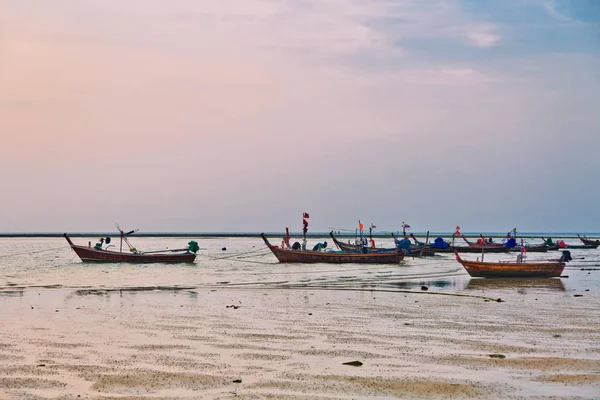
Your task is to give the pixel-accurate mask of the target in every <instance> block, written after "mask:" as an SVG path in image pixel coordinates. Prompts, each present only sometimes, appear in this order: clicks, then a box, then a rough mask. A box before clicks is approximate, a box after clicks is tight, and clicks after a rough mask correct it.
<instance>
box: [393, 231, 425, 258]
mask: <svg viewBox="0 0 600 400" xmlns="http://www.w3.org/2000/svg"><path fill="white" fill-rule="evenodd" d="M428 234H429V232H428ZM405 235H406V234H405ZM410 236H411V237H412V238H413V240H414V241H415V242H416V243H415V244H411V245H410V251H408V252H407V253H406V255H407V256H410V257H430V256H435V253H434V252H433V251H432V250H431V246H428V245H425V244H419V242H418V240H417V238H416V237H415V236H414V235H413V234H412V233H411V234H410ZM392 238H394V244H395V245H396V247H399V246H398V244H399V242H400V240H398V238H396V235H394V232H392Z"/></svg>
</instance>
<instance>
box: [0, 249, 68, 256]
mask: <svg viewBox="0 0 600 400" xmlns="http://www.w3.org/2000/svg"><path fill="white" fill-rule="evenodd" d="M64 248H65V246H60V247H53V248H51V249H45V250H33V251H26V252H23V253H13V254H2V255H0V258H7V257H15V256H25V255H29V254H36V253H44V252H46V251H53V250H59V249H64Z"/></svg>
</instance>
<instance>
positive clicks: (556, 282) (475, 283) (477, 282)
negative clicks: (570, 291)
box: [465, 278, 565, 294]
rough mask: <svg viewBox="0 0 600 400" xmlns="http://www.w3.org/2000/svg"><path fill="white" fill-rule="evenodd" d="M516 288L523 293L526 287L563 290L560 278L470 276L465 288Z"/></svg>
mask: <svg viewBox="0 0 600 400" xmlns="http://www.w3.org/2000/svg"><path fill="white" fill-rule="evenodd" d="M497 289H516V290H517V292H518V293H521V294H525V293H526V290H527V289H546V290H553V291H565V286H564V284H563V281H562V279H560V278H506V279H503V278H471V279H470V280H469V283H467V286H466V287H465V290H497Z"/></svg>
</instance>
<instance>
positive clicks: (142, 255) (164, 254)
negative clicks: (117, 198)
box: [63, 225, 200, 264]
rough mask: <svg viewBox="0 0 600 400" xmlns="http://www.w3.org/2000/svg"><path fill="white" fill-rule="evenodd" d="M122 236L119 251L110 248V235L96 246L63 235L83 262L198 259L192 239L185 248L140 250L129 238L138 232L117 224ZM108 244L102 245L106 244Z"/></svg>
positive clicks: (172, 261) (144, 261) (191, 261)
mask: <svg viewBox="0 0 600 400" xmlns="http://www.w3.org/2000/svg"><path fill="white" fill-rule="evenodd" d="M117 228H118V229H119V232H120V236H121V245H120V247H119V251H116V250H109V248H110V247H112V245H110V242H111V240H110V237H107V238H106V239H105V238H102V239H100V241H99V242H98V243H96V245H95V246H94V247H92V245H91V243H90V244H88V246H80V245H76V244H74V243H73V241H72V240H71V238H70V237H69V235H67V234H66V233H65V234H64V235H63V236H64V237H65V239H67V242H68V243H69V245H70V246H71V249H72V250H73V251H74V252H75V253H76V254H77V255H78V256H79V258H80V259H81V261H83V262H105V263H120V262H123V263H140V264H141V263H193V262H194V260H195V259H196V252H197V251H198V250H199V249H200V248H199V247H198V243H196V242H195V241H190V242H189V243H188V247H187V248H185V249H174V250H159V251H147V252H142V251H138V250H137V249H136V248H135V247H133V246H132V245H131V244H130V243H129V241H128V240H127V236H128V235H131V234H133V233H135V232H136V230H133V231H130V232H127V233H125V232H123V231H122V230H121V228H119V226H118V225H117ZM123 242H125V243H126V244H127V246H128V252H124V251H123ZM105 243H106V244H107V245H108V246H106V247H102V246H103V245H104V244H105Z"/></svg>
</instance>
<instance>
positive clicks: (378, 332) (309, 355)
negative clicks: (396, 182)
mask: <svg viewBox="0 0 600 400" xmlns="http://www.w3.org/2000/svg"><path fill="white" fill-rule="evenodd" d="M573 273H574V272H571V274H573ZM582 273H583V272H582ZM469 285H473V286H472V287H471V288H469V287H468V286H467V288H466V290H465V291H463V292H461V294H458V295H453V294H452V293H448V292H443V293H440V294H438V293H436V288H434V287H431V288H429V290H428V291H421V290H420V288H419V287H409V288H407V290H406V291H396V292H389V291H385V290H381V288H377V289H376V290H368V288H367V289H364V288H363V289H356V288H355V289H349V290H334V288H318V287H312V288H302V287H271V288H267V287H263V288H260V287H259V288H252V287H249V288H231V287H228V285H226V284H223V285H207V286H205V287H203V286H197V287H195V288H185V289H181V288H179V289H178V288H168V287H163V288H161V290H139V289H132V288H129V289H128V288H124V289H122V290H121V289H119V288H111V289H110V290H103V289H101V288H96V289H91V290H87V289H81V290H74V289H32V288H28V289H23V290H21V289H14V290H7V289H5V290H3V291H2V293H1V295H0V321H1V322H0V323H1V329H0V399H71V398H84V399H181V398H184V399H196V398H219V399H230V398H239V399H264V398H275V399H340V398H344V399H346V398H353V399H358V398H379V399H386V398H417V399H432V398H433V399H448V398H470V399H556V398H563V399H594V398H600V297H599V296H598V294H597V293H594V291H595V289H593V290H592V292H585V291H584V290H583V289H582V290H577V291H573V290H565V288H564V287H563V286H562V283H561V281H560V280H544V281H542V283H540V284H539V285H540V286H536V285H535V284H534V285H533V286H527V285H526V287H524V288H523V287H521V288H519V287H518V285H516V286H515V285H513V284H510V285H508V286H506V285H502V284H501V281H500V283H498V282H496V283H494V282H492V281H488V282H485V281H481V280H471V281H470V282H469ZM557 285H558V286H560V287H558V286H557ZM575 294H582V296H581V297H575ZM497 298H502V300H503V301H502V302H497V301H493V299H497ZM350 361H360V362H362V366H350V365H343V363H346V362H350Z"/></svg>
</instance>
